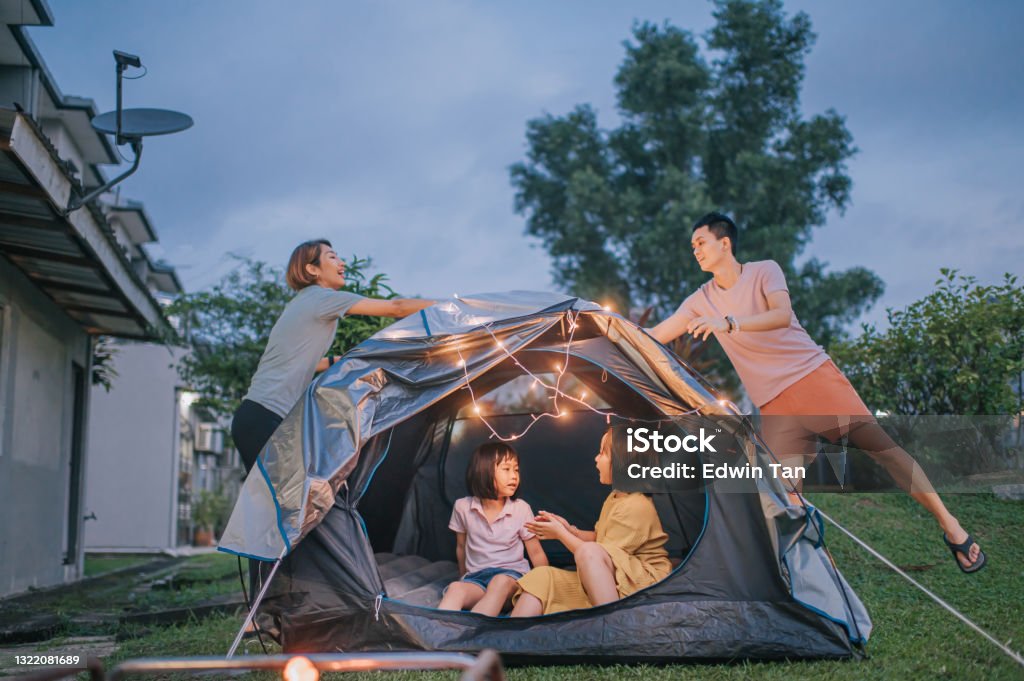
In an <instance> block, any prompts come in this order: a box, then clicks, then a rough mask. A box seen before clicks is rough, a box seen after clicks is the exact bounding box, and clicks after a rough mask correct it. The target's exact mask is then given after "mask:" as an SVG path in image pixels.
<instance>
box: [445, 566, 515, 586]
mask: <svg viewBox="0 0 1024 681" xmlns="http://www.w3.org/2000/svg"><path fill="white" fill-rule="evenodd" d="M498 575H508V576H509V577H511V578H512V579H519V578H520V577H522V576H523V573H521V572H516V571H515V570H509V569H508V568H484V569H483V570H477V571H476V572H467V573H466V574H465V575H463V577H462V579H461V580H459V581H462V582H469V583H471V584H476V585H477V586H478V587H480V588H481V589H483V590H484V591H487V585H488V584H490V583H491V580H492V579H494V578H495V577H497V576H498Z"/></svg>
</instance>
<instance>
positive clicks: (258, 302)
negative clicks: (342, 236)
mask: <svg viewBox="0 0 1024 681" xmlns="http://www.w3.org/2000/svg"><path fill="white" fill-rule="evenodd" d="M370 264H371V263H370V260H368V259H362V258H358V257H356V256H353V257H352V259H351V260H349V261H348V262H347V263H346V268H345V280H346V284H345V289H344V290H346V291H351V292H352V293H357V294H359V295H362V296H366V297H368V298H394V297H395V296H396V294H395V292H394V291H392V290H391V288H390V287H389V286H388V285H387V284H386V283H385V282H386V280H387V277H386V276H385V275H384V274H375V275H373V276H372V277H369V278H368V275H367V274H366V270H367V269H368V268H369V267H370ZM292 295H294V293H293V292H292V291H291V289H289V288H288V287H287V286H286V285H285V283H284V273H283V271H282V270H281V269H279V268H275V267H271V266H269V265H267V264H266V263H263V262H258V261H254V260H250V259H247V258H239V265H238V267H236V268H234V269H233V270H232V271H231V272H230V273H228V274H227V275H226V276H225V277H224V278H223V279H222V280H221V281H220V282H218V283H217V284H215V285H214V286H212V287H211V288H210V289H209V290H206V291H200V292H198V293H187V294H184V295H182V296H180V297H179V298H178V299H177V300H176V301H174V303H173V304H172V305H171V306H170V307H169V308H168V315H169V316H171V317H176V318H177V319H178V323H179V326H180V328H181V329H182V336H183V343H184V344H185V345H187V346H189V347H190V348H191V350H192V351H191V352H190V353H188V354H187V355H185V357H184V358H183V359H182V360H181V362H180V363H179V364H178V373H179V374H180V376H181V379H182V380H183V381H184V382H185V384H186V385H188V386H190V387H191V388H192V389H193V390H195V391H196V392H198V393H199V395H200V399H199V401H198V403H197V404H198V406H201V407H206V408H208V409H210V410H211V411H212V412H213V413H214V414H217V415H223V416H229V415H230V414H232V413H233V412H234V411H235V409H237V408H238V405H239V404H240V403H241V401H242V398H243V397H244V396H245V393H246V392H247V391H248V389H249V382H250V381H251V380H252V376H253V374H255V373H256V367H257V366H258V365H259V361H260V357H261V356H262V355H263V350H264V348H266V346H267V340H268V338H269V337H270V331H271V329H272V328H273V327H274V323H275V322H276V321H277V318H278V316H280V314H281V311H282V310H283V309H284V306H285V305H286V304H287V303H288V301H289V300H291V297H292ZM392 321H393V320H391V319H387V318H382V317H362V316H353V317H346V318H345V319H344V320H343V321H342V323H340V324H339V325H338V333H337V335H336V336H335V339H334V343H333V344H332V345H331V348H330V350H329V351H328V352H329V353H331V354H337V355H340V354H344V352H346V351H347V350H348V349H350V348H352V347H354V346H355V345H357V344H359V343H361V342H362V341H363V340H365V339H366V338H369V337H370V336H372V335H373V334H374V333H376V332H377V331H379V330H380V329H383V328H384V327H386V326H387V325H388V324H390V323H391V322H392Z"/></svg>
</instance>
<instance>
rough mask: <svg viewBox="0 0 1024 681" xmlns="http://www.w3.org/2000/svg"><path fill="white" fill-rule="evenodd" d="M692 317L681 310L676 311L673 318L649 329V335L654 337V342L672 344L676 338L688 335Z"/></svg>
mask: <svg viewBox="0 0 1024 681" xmlns="http://www.w3.org/2000/svg"><path fill="white" fill-rule="evenodd" d="M691 318H692V317H691V316H690V315H688V314H686V313H685V312H683V311H682V310H681V309H680V310H676V311H675V312H674V313H672V316H671V317H669V318H668V319H666V320H665V321H663V322H661V323H660V324H658V325H657V326H655V327H654V328H653V329H648V330H647V333H649V334H651V336H653V337H654V340H656V341H658V342H659V343H671V342H672V341H674V340H675V339H676V338H679V337H680V336H682V335H683V334H684V333H686V326H687V324H689V323H690V319H691Z"/></svg>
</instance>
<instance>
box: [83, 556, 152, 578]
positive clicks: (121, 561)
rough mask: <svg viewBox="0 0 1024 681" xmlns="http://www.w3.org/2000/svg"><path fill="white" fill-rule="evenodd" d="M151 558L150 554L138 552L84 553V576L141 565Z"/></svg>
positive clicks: (93, 575)
mask: <svg viewBox="0 0 1024 681" xmlns="http://www.w3.org/2000/svg"><path fill="white" fill-rule="evenodd" d="M150 560H153V555H152V554H139V553H100V554H86V556H85V576H86V577H95V576H96V575H101V574H104V573H106V572H113V571H114V570H120V569H121V568H126V567H131V566H133V565H141V564H142V563H145V562H148V561H150Z"/></svg>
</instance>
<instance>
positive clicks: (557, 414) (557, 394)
mask: <svg viewBox="0 0 1024 681" xmlns="http://www.w3.org/2000/svg"><path fill="white" fill-rule="evenodd" d="M579 314H580V313H579V312H577V313H576V314H575V315H574V314H573V313H572V311H568V312H566V319H567V320H568V322H569V331H570V334H569V340H568V341H567V342H566V344H565V362H564V363H558V364H556V370H557V372H558V375H557V376H556V379H555V385H553V386H552V385H549V384H547V383H546V382H545V381H542V380H541V379H540V378H539V377H538V376H537V375H535V374H534V373H533V372H532V371H530V370H529V369H527V368H526V367H525V366H523V364H522V363H521V362H520V361H519V359H518V358H517V357H516V356H515V355H514V354H512V353H511V352H509V350H508V348H506V347H505V345H504V344H503V343H502V342H501V341H500V340H499V339H498V338H497V336H495V335H494V332H493V331H492V330H491V324H485V325H484V326H483V328H484V329H485V330H486V331H487V333H488V334H490V336H491V338H492V339H493V340H494V341H495V346H496V347H498V348H500V349H501V350H503V351H504V352H505V355H506V356H507V357H508V358H509V360H511V361H512V363H513V364H515V365H516V366H517V367H519V369H520V370H521V371H522V372H523V373H524V374H526V375H527V376H529V377H531V378H533V385H531V389H532V388H533V387H534V386H542V387H543V388H544V389H545V390H546V391H549V392H551V393H552V395H551V397H550V399H551V400H552V410H553V411H551V412H543V413H541V414H540V415H537V414H530V423H529V424H527V426H526V428H524V429H523V430H522V431H521V432H520V433H518V434H514V435H510V436H502V435H500V434H499V433H498V432H497V431H496V430H495V429H494V427H493V426H492V425H491V423H490V422H489V421H488V420H487V419H486V418H485V417H484V416H483V414H482V413H481V410H480V406H479V404H478V403H477V400H476V394H475V393H474V391H473V386H472V384H471V382H470V380H469V371H468V369H466V367H465V360H464V359H463V358H462V353H461V352H460V353H459V359H460V366H462V367H463V377H464V379H465V381H466V384H465V385H464V386H463V388H465V389H467V390H468V391H469V395H470V398H471V399H472V401H473V407H474V412H475V413H476V414H477V415H478V418H479V419H480V421H481V422H482V423H483V424H484V426H486V427H487V429H488V430H489V431H490V433H491V435H490V436H491V437H492V438H496V439H498V440H501V441H503V442H510V441H513V440H518V439H520V438H522V437H523V436H525V435H526V433H528V432H529V431H530V429H531V428H532V427H533V426H534V424H536V423H537V422H538V421H540V420H541V419H543V418H563V417H565V416H567V415H568V412H567V411H566V410H565V409H562V408H560V407H559V406H558V400H559V399H560V398H563V399H566V400H569V401H572V402H575V403H577V404H579V405H581V406H583V407H586V408H587V409H589V410H590V411H592V412H594V413H595V414H601V415H603V416H604V417H605V422H606V423H609V424H610V423H611V417H612V416H615V417H616V418H619V419H621V420H626V421H630V422H637V421H643V422H652V423H653V421H649V420H648V419H636V418H632V417H623V416H621V415H619V414H617V413H614V412H611V411H602V410H601V409H597V408H595V407H593V406H591V405H590V404H588V403H587V402H585V401H584V400H583V398H584V397H585V396H586V391H585V390H584V391H583V392H582V393H581V395H580V397H575V396H574V395H570V394H568V393H566V392H564V391H563V390H562V389H561V380H562V376H563V375H564V374H565V371H566V370H567V369H568V366H569V356H570V355H569V349H570V347H571V345H572V339H573V332H574V331H575V329H576V327H577V325H578V324H577V322H576V320H577V319H578V318H579ZM456 352H458V351H456ZM604 380H606V378H605V375H604V374H603V375H602V381H604ZM704 406H707V405H702V406H701V407H695V408H693V409H690V410H687V411H685V412H683V413H682V414H680V416H687V415H690V414H695V413H698V412H700V410H701V409H702V408H703V407H704Z"/></svg>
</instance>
